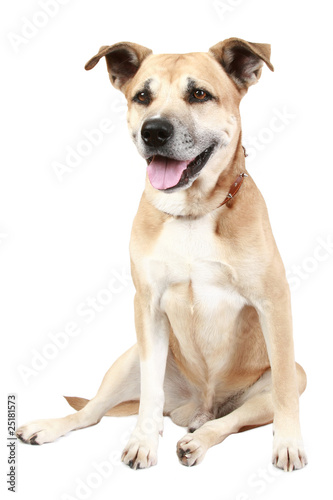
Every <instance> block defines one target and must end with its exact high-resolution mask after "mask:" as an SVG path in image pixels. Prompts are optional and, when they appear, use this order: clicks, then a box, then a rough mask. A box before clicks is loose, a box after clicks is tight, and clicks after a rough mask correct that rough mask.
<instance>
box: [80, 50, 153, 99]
mask: <svg viewBox="0 0 333 500" xmlns="http://www.w3.org/2000/svg"><path fill="white" fill-rule="evenodd" d="M150 54H152V51H151V50H150V49H147V48H146V47H143V46H142V45H138V44H136V43H131V42H121V43H116V44H115V45H109V46H103V47H101V48H100V49H99V52H98V54H96V55H95V56H94V57H92V58H91V59H90V60H89V61H88V62H87V64H86V65H85V69H86V70H89V69H92V68H94V67H95V66H96V64H97V63H98V61H99V60H100V59H101V58H102V57H105V59H106V65H107V69H108V72H109V78H110V81H111V83H112V85H113V86H114V87H116V89H119V90H122V91H123V90H124V86H125V85H126V83H128V82H129V80H131V78H133V76H134V75H135V73H136V72H137V71H138V69H139V67H140V65H141V63H142V61H143V60H144V59H145V58H146V57H148V56H149V55H150Z"/></svg>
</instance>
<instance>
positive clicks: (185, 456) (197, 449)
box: [177, 431, 208, 467]
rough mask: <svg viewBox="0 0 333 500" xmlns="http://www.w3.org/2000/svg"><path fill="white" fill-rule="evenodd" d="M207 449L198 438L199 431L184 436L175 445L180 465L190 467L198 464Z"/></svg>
mask: <svg viewBox="0 0 333 500" xmlns="http://www.w3.org/2000/svg"><path fill="white" fill-rule="evenodd" d="M207 449H208V447H207V445H206V444H205V442H204V440H203V439H201V438H200V437H199V431H195V432H193V434H190V433H189V434H186V435H185V436H184V437H183V438H182V439H180V440H179V441H178V443H177V455H178V458H179V461H180V463H181V464H182V465H186V466H187V467H192V465H198V464H200V463H201V462H202V461H203V459H204V458H205V455H206V451H207Z"/></svg>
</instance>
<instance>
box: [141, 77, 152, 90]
mask: <svg viewBox="0 0 333 500" xmlns="http://www.w3.org/2000/svg"><path fill="white" fill-rule="evenodd" d="M150 84H151V78H148V80H146V81H145V83H144V85H143V90H147V92H151V88H150Z"/></svg>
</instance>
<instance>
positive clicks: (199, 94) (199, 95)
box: [193, 89, 207, 101]
mask: <svg viewBox="0 0 333 500" xmlns="http://www.w3.org/2000/svg"><path fill="white" fill-rule="evenodd" d="M193 97H195V98H196V99H199V101H203V100H204V99H206V97H207V92H205V91H204V90H201V89H197V90H195V91H194V92H193Z"/></svg>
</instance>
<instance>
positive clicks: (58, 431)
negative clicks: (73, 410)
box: [16, 418, 66, 444]
mask: <svg viewBox="0 0 333 500" xmlns="http://www.w3.org/2000/svg"><path fill="white" fill-rule="evenodd" d="M65 433H66V430H65V429H64V425H63V419H61V418H54V419H49V420H34V421H33V422H29V423H28V424H26V425H23V426H22V427H19V428H18V429H17V431H16V436H17V437H18V438H19V439H20V440H21V441H23V443H27V444H44V443H51V442H52V441H55V440H56V439H57V438H58V437H60V436H63V435H64V434H65Z"/></svg>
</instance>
